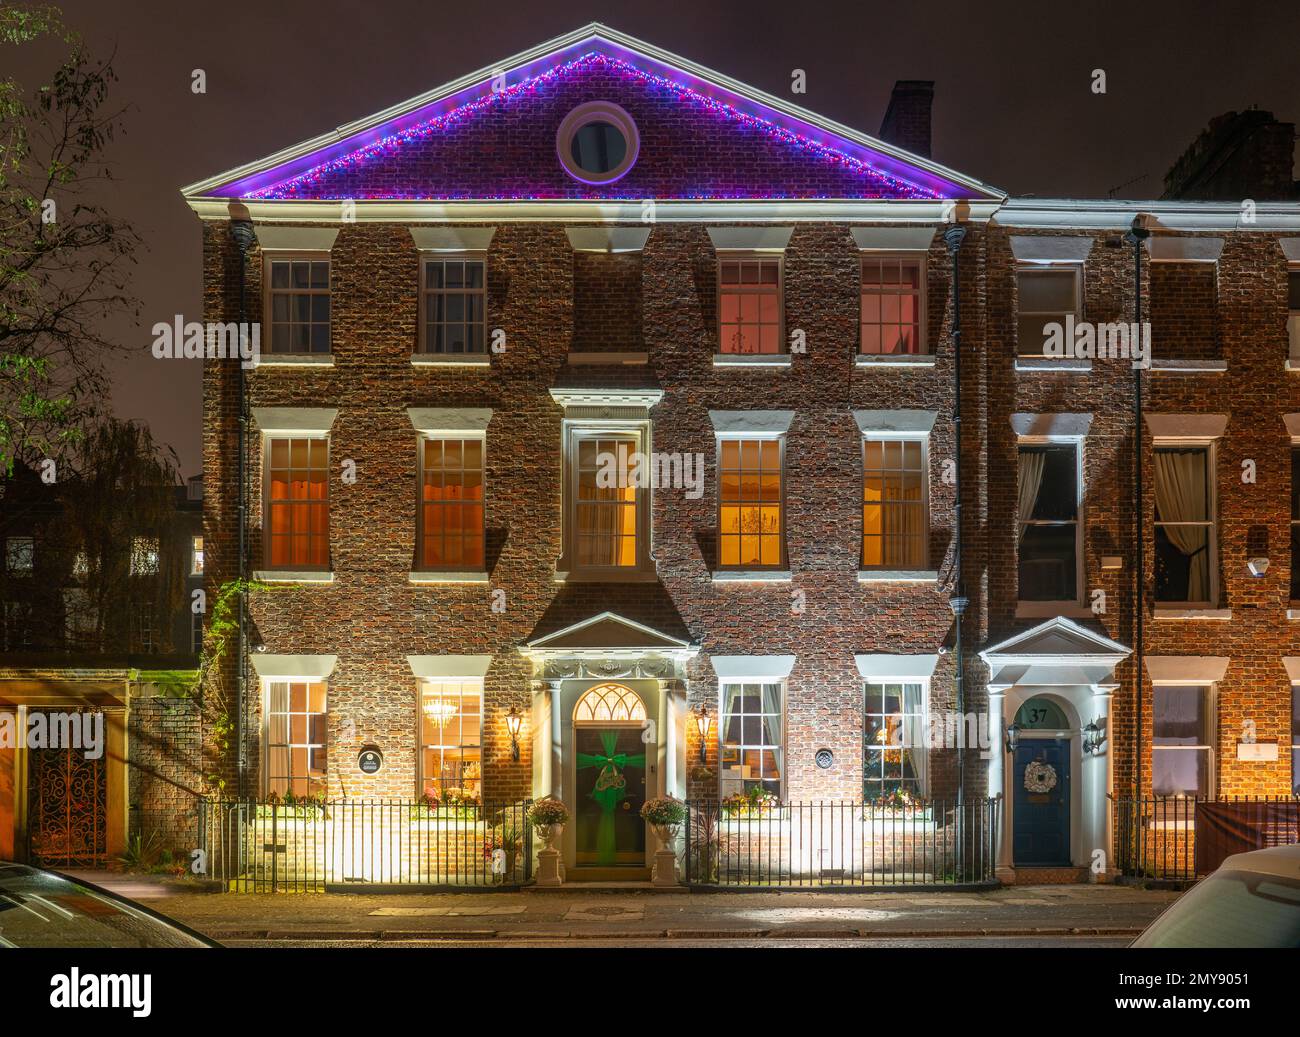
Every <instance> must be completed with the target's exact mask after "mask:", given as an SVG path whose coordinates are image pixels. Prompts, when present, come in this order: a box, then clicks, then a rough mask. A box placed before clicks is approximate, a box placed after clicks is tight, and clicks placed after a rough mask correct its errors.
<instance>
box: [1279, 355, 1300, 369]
mask: <svg viewBox="0 0 1300 1037" xmlns="http://www.w3.org/2000/svg"><path fill="white" fill-rule="evenodd" d="M1283 366H1284V367H1285V368H1286V369H1287V370H1288V371H1300V357H1291V358H1290V359H1289V360H1287V362H1286V363H1285V364H1284V365H1283Z"/></svg>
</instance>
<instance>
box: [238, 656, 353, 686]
mask: <svg viewBox="0 0 1300 1037" xmlns="http://www.w3.org/2000/svg"><path fill="white" fill-rule="evenodd" d="M248 659H249V662H251V663H252V665H253V669H254V670H256V671H257V675H258V676H259V677H261V678H262V679H263V680H266V679H268V678H277V679H281V680H283V679H284V678H286V677H289V678H292V677H301V678H303V679H305V680H326V679H328V678H329V676H330V674H332V673H333V672H334V667H335V666H337V665H338V661H339V657H338V656H337V655H270V654H267V653H266V652H250V653H249V656H248Z"/></svg>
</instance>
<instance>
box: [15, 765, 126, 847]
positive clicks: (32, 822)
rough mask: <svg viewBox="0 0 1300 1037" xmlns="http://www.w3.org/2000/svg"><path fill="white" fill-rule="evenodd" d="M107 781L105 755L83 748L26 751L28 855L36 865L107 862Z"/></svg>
mask: <svg viewBox="0 0 1300 1037" xmlns="http://www.w3.org/2000/svg"><path fill="white" fill-rule="evenodd" d="M107 816H108V782H107V780H106V775H105V771H104V760H103V757H102V756H101V757H100V758H99V759H98V760H88V759H86V756H85V753H84V752H82V751H81V750H79V749H31V750H29V751H28V754H27V824H28V833H29V835H28V846H29V858H30V859H31V861H32V862H33V863H35V864H46V865H58V866H62V867H67V866H70V865H76V866H90V865H103V864H106V863H107V860H106V858H107V849H106V840H105V833H104V822H105V819H106V818H107Z"/></svg>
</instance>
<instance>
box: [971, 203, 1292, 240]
mask: <svg viewBox="0 0 1300 1037" xmlns="http://www.w3.org/2000/svg"><path fill="white" fill-rule="evenodd" d="M1244 215H1245V213H1244V211H1243V209H1242V207H1241V205H1240V204H1238V203H1236V202H1183V201H1154V200H1147V201H1132V200H1129V201H1121V200H1111V199H1105V200H1101V199H1098V200H1092V199H1076V198H1008V199H1007V200H1006V201H1005V202H1004V203H1003V204H1002V205H1001V206H1000V207H999V208H998V211H997V213H996V214H995V215H994V221H995V222H996V223H997V224H998V225H999V226H1002V227H1023V228H1025V229H1026V230H1030V229H1043V230H1067V229H1078V230H1121V231H1122V230H1128V228H1129V227H1130V225H1131V224H1132V223H1133V217H1134V216H1144V217H1146V222H1147V226H1148V227H1150V228H1153V229H1164V230H1180V231H1216V230H1222V231H1234V230H1236V231H1252V232H1258V231H1300V204H1297V203H1295V202H1261V203H1259V204H1258V205H1256V207H1255V211H1254V222H1251V223H1248V222H1245V220H1244V219H1243V217H1244Z"/></svg>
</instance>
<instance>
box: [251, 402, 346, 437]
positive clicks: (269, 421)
mask: <svg viewBox="0 0 1300 1037" xmlns="http://www.w3.org/2000/svg"><path fill="white" fill-rule="evenodd" d="M252 411H253V421H255V422H256V423H257V427H258V428H259V429H261V430H262V432H264V433H265V434H266V435H268V436H279V435H286V436H291V435H294V434H298V433H303V432H308V433H314V434H316V435H328V434H329V431H330V429H331V428H332V427H333V426H334V419H335V418H337V417H338V416H339V409H338V408H337V407H254V408H253V409H252Z"/></svg>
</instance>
